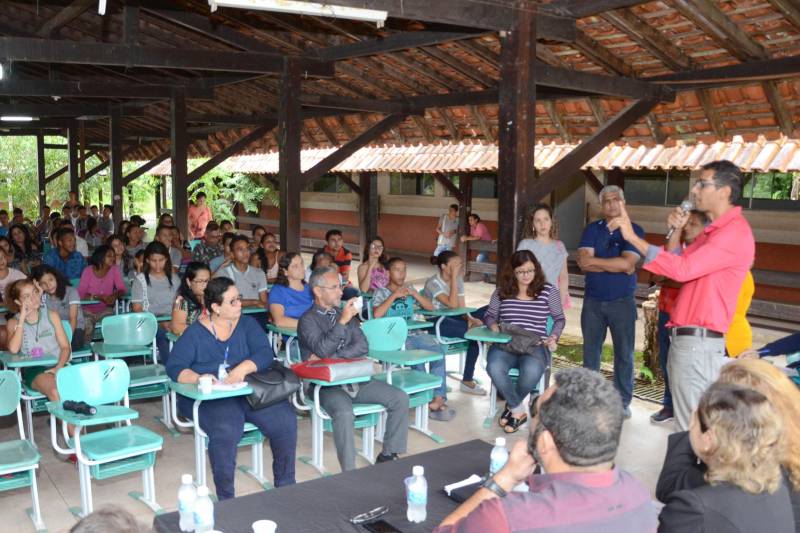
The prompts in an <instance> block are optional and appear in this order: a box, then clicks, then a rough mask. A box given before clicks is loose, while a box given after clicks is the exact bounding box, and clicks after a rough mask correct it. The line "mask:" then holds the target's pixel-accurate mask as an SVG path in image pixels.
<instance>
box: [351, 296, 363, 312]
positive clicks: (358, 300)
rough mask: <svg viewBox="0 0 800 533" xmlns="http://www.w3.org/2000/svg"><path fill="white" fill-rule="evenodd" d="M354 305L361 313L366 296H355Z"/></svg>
mask: <svg viewBox="0 0 800 533" xmlns="http://www.w3.org/2000/svg"><path fill="white" fill-rule="evenodd" d="M353 307H355V308H356V310H358V312H359V313H360V312H361V310H362V309H363V308H364V297H363V296H356V297H355V298H353Z"/></svg>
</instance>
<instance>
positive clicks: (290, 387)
mask: <svg viewBox="0 0 800 533" xmlns="http://www.w3.org/2000/svg"><path fill="white" fill-rule="evenodd" d="M244 380H245V381H246V382H247V384H248V385H250V388H252V389H253V392H251V393H250V394H249V395H248V396H247V403H249V404H250V407H252V408H253V409H255V410H258V409H263V408H265V407H269V406H270V405H275V404H276V403H279V402H282V401H284V400H286V399H287V398H288V397H289V396H291V395H292V394H294V393H295V392H297V391H298V390H300V378H298V377H297V374H295V373H294V372H292V371H291V369H288V368H286V367H285V366H283V365H282V364H280V363H279V362H277V361H275V362H274V363H272V366H271V367H270V368H268V369H267V370H262V371H261V372H253V373H251V374H247V376H245V378H244Z"/></svg>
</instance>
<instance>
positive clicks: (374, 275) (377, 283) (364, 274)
mask: <svg viewBox="0 0 800 533" xmlns="http://www.w3.org/2000/svg"><path fill="white" fill-rule="evenodd" d="M361 257H365V258H366V259H364V261H363V262H362V263H361V264H360V265H358V271H357V272H356V273H357V274H358V288H359V289H361V291H362V292H366V291H374V290H375V289H382V288H384V287H386V286H387V285H388V284H389V271H388V270H386V262H387V261H388V260H389V257H388V256H387V255H386V244H385V243H384V242H383V239H381V238H380V237H373V238H372V239H371V240H370V241H369V244H367V245H366V246H365V247H364V254H363V255H362V256H361Z"/></svg>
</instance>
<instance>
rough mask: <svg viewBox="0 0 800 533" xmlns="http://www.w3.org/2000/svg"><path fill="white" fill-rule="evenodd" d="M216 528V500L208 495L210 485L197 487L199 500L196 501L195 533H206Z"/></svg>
mask: <svg viewBox="0 0 800 533" xmlns="http://www.w3.org/2000/svg"><path fill="white" fill-rule="evenodd" d="M213 529H214V502H213V501H211V498H209V497H208V487H206V486H202V487H198V488H197V501H195V502H194V530H195V533H206V532H208V531H212V530H213Z"/></svg>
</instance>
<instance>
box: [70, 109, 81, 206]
mask: <svg viewBox="0 0 800 533" xmlns="http://www.w3.org/2000/svg"><path fill="white" fill-rule="evenodd" d="M67 153H68V154H69V163H68V165H67V166H68V167H69V190H71V191H75V192H78V176H79V173H80V166H79V165H80V163H79V162H78V125H77V124H75V123H72V124H70V125H69V126H68V127H67ZM78 199H79V201H81V202H82V201H83V199H82V198H80V195H78Z"/></svg>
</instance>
